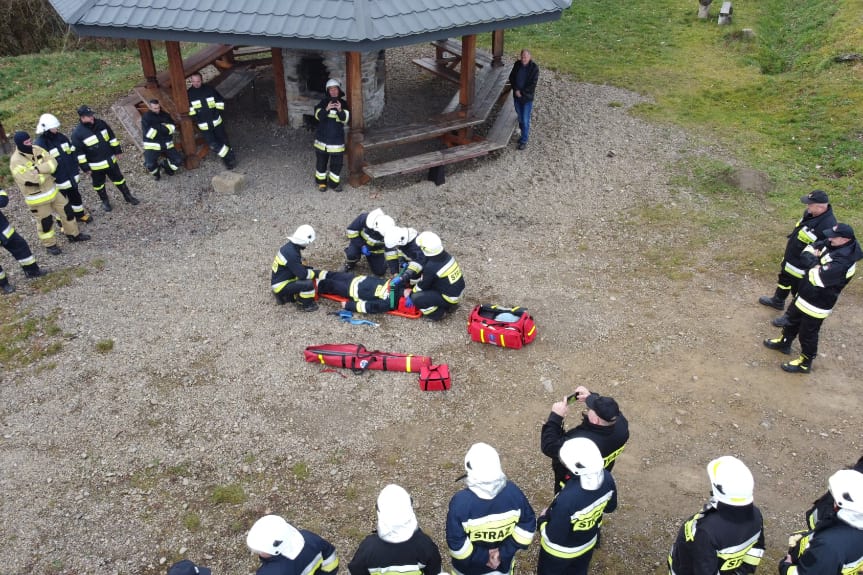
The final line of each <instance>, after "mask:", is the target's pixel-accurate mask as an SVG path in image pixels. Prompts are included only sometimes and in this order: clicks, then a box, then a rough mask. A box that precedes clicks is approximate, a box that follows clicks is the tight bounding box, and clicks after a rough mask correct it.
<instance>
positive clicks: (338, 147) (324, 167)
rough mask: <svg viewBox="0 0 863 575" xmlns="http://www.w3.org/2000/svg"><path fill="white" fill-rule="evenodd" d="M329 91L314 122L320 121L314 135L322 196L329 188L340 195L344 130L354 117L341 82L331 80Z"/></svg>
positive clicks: (320, 103) (316, 108) (316, 165)
mask: <svg viewBox="0 0 863 575" xmlns="http://www.w3.org/2000/svg"><path fill="white" fill-rule="evenodd" d="M326 91H327V95H326V96H325V97H324V98H323V99H322V100H321V101H320V102H318V105H317V106H315V120H317V121H318V129H317V131H316V132H315V182H316V183H317V184H318V190H320V191H321V192H326V191H327V187H328V186H329V188H330V189H332V190H333V191H335V192H341V191H342V185H341V176H340V174H341V171H342V163H343V161H344V155H345V126H347V125H348V120H350V117H351V113H350V111H348V103H347V102H346V101H345V99H344V95H345V93H344V92H342V86H341V84H340V83H339V81H338V80H336V79H335V78H331V79H329V80H328V81H327V86H326Z"/></svg>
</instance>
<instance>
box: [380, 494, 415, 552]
mask: <svg viewBox="0 0 863 575" xmlns="http://www.w3.org/2000/svg"><path fill="white" fill-rule="evenodd" d="M377 511H378V536H380V538H381V539H383V540H384V541H387V542H390V543H401V542H403V541H407V540H408V539H410V538H411V537H412V536H413V534H414V532H415V531H416V530H417V517H416V514H415V513H414V508H413V501H412V500H411V496H410V495H409V494H408V492H407V491H405V490H404V488H402V487H399V486H398V485H393V484H390V485H387V486H386V487H384V488H383V489H382V490H381V493H380V495H378V505H377Z"/></svg>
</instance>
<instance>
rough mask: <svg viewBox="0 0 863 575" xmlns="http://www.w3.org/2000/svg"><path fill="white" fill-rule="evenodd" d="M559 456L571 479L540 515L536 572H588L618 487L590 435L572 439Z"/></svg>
mask: <svg viewBox="0 0 863 575" xmlns="http://www.w3.org/2000/svg"><path fill="white" fill-rule="evenodd" d="M560 459H561V461H563V463H564V465H566V468H567V469H568V470H569V471H570V473H571V478H570V479H569V480H568V481H567V482H566V485H565V486H564V488H563V489H562V490H561V491H560V493H558V494H557V495H556V496H555V498H554V501H552V503H551V505H549V507H548V509H547V510H546V511H545V512H544V513H543V515H542V516H541V517H540V518H539V535H540V542H541V544H542V548H541V550H540V552H539V562H538V563H537V567H536V572H537V575H587V569H588V567H590V559H591V557H592V556H593V550H594V549H595V548H596V546H597V543H598V542H599V533H600V531H599V530H600V527H602V517H603V515H605V514H606V513H612V512H614V510H615V509H617V486H616V485H615V483H614V478H613V477H612V476H611V472H609V471H608V470H607V469H605V467H604V463H603V459H602V454H601V453H600V452H599V448H598V447H597V446H596V444H595V443H593V442H592V441H591V440H589V439H587V438H586V437H576V438H573V439H570V440H568V441H567V442H566V443H564V444H563V447H561V448H560Z"/></svg>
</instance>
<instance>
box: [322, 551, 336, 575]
mask: <svg viewBox="0 0 863 575" xmlns="http://www.w3.org/2000/svg"><path fill="white" fill-rule="evenodd" d="M338 567H339V557H338V555H336V554H335V553H333V554H332V555H330V556H329V557H327V558H326V559H325V560H324V562H323V564H322V565H321V571H325V572H327V573H332V572H333V571H335V570H336V569H338Z"/></svg>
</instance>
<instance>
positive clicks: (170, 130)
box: [165, 124, 177, 134]
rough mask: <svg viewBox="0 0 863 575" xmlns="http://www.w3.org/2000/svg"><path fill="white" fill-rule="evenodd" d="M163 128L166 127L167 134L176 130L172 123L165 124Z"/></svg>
mask: <svg viewBox="0 0 863 575" xmlns="http://www.w3.org/2000/svg"><path fill="white" fill-rule="evenodd" d="M165 128H167V130H168V133H169V134H173V133H174V132H176V131H177V127H176V126H175V125H174V124H165Z"/></svg>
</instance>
